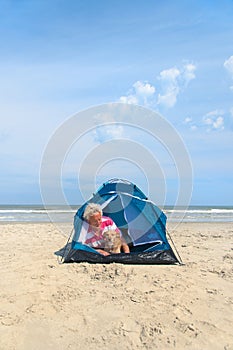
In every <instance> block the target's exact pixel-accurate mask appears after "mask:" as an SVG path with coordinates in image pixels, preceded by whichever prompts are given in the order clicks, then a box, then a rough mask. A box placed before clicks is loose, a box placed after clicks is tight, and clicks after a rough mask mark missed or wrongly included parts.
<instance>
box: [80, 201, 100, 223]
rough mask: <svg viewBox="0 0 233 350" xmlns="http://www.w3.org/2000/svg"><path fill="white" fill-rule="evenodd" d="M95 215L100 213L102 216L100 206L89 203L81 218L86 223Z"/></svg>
mask: <svg viewBox="0 0 233 350" xmlns="http://www.w3.org/2000/svg"><path fill="white" fill-rule="evenodd" d="M95 213H100V214H101V215H103V211H102V209H101V206H100V205H99V204H96V203H89V204H88V205H87V206H86V208H85V210H84V213H83V218H84V220H86V221H89V219H90V217H91V216H92V215H94V214H95Z"/></svg>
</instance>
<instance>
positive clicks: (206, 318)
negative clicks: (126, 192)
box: [0, 223, 233, 350]
mask: <svg viewBox="0 0 233 350" xmlns="http://www.w3.org/2000/svg"><path fill="white" fill-rule="evenodd" d="M168 228H169V231H170V232H171V233H172V237H173V240H174V241H175V243H176V247H177V249H178V251H179V253H180V255H181V257H182V259H183V262H184V263H185V265H184V266H178V265H173V266H166V265H163V266H159V265H153V266H152V265H151V266H142V265H141V266H136V265H122V264H110V265H106V264H104V265H101V264H96V265H94V264H93V265H91V264H88V263H80V264H76V263H74V264H59V263H58V260H57V256H56V255H55V254H54V253H55V251H57V250H59V249H60V248H62V247H63V246H64V245H65V243H66V237H65V236H64V235H62V234H61V232H59V230H58V228H57V227H56V226H54V225H53V224H37V223H35V224H31V223H30V224H20V223H18V224H1V225H0V234H1V243H0V244H1V282H0V283H1V285H0V287H1V288H0V297H1V298H0V349H1V350H13V349H17V350H18V349H20V350H21V349H22V350H27V349H28V350H34V349H38V350H41V349H45V350H47V349H53V350H54V349H56V350H57V349H58V350H59V349H61V350H66V349H67V350H68V349H72V350H79V349H82V350H86V349H87V350H92V349H93V350H96V349H103V350H104V349H108V350H121V349H122V350H126V349H129V350H132V349H133V350H134V349H153V350H154V349H192V350H194V349H225V350H230V349H233V266H232V263H233V244H232V243H233V225H232V223H217V224H216V223H215V224H213V223H212V224H209V223H208V224H207V223H182V224H180V225H179V226H178V227H176V228H175V229H172V227H171V226H170V227H169V226H168ZM67 229H68V230H69V227H68V228H67Z"/></svg>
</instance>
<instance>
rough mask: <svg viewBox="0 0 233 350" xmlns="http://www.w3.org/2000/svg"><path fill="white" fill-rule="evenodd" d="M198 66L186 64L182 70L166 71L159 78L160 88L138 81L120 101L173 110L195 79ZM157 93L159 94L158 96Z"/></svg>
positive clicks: (175, 68)
mask: <svg viewBox="0 0 233 350" xmlns="http://www.w3.org/2000/svg"><path fill="white" fill-rule="evenodd" d="M195 70H196V66H195V65H194V64H192V63H186V64H184V65H183V66H182V67H181V69H178V68H177V67H172V68H169V69H164V70H162V71H161V72H160V73H159V76H158V87H157V86H156V87H155V86H154V85H152V84H150V83H148V82H143V81H140V80H138V81H136V82H135V83H134V84H133V85H132V89H131V90H130V91H129V92H128V93H127V94H126V95H124V96H121V97H120V99H119V101H120V102H124V103H129V104H141V105H144V106H146V107H152V106H153V107H154V106H156V105H157V106H159V105H161V106H164V107H166V108H172V107H173V106H174V105H175V104H176V102H177V97H178V95H179V94H180V93H181V91H183V90H184V89H185V88H186V87H187V86H188V84H189V82H190V81H191V80H193V79H195ZM156 93H157V94H156Z"/></svg>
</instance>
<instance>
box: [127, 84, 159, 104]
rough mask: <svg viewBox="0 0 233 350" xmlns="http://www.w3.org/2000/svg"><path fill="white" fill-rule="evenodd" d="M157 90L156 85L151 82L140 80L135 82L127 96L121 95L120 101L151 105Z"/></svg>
mask: <svg viewBox="0 0 233 350" xmlns="http://www.w3.org/2000/svg"><path fill="white" fill-rule="evenodd" d="M155 90H156V89H155V87H154V86H153V85H151V84H150V83H148V82H142V81H139V80H138V81H136V83H134V84H133V88H132V91H130V92H129V93H128V94H127V95H126V96H121V97H120V102H124V103H129V104H141V105H144V106H147V107H149V106H150V105H151V103H152V101H153V98H154V94H155Z"/></svg>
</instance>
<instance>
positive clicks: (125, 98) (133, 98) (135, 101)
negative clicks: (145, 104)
mask: <svg viewBox="0 0 233 350" xmlns="http://www.w3.org/2000/svg"><path fill="white" fill-rule="evenodd" d="M119 101H120V102H122V103H128V104H134V105H136V104H138V103H139V101H138V99H137V97H136V96H134V95H127V96H121V97H120V99H119Z"/></svg>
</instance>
